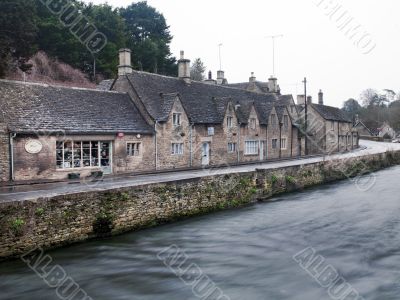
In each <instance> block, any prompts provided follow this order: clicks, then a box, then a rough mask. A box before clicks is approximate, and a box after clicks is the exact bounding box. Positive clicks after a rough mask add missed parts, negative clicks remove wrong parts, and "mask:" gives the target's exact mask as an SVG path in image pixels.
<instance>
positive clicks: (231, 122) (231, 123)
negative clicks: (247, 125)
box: [226, 116, 233, 128]
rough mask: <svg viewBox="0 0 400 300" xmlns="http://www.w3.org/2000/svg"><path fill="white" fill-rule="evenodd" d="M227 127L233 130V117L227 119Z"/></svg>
mask: <svg viewBox="0 0 400 300" xmlns="http://www.w3.org/2000/svg"><path fill="white" fill-rule="evenodd" d="M226 126H227V127H228V128H232V127H233V117H231V116H228V117H226Z"/></svg>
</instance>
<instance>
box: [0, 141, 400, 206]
mask: <svg viewBox="0 0 400 300" xmlns="http://www.w3.org/2000/svg"><path fill="white" fill-rule="evenodd" d="M360 145H361V147H362V149H361V150H360V149H359V150H355V151H353V152H349V153H344V154H335V155H331V156H326V157H325V158H323V157H313V158H306V159H295V160H288V161H279V162H265V163H260V164H251V165H242V166H233V167H229V168H218V169H203V170H190V171H176V172H169V173H162V174H150V175H135V176H126V177H114V178H113V177H110V178H105V179H104V180H102V181H97V182H81V183H68V182H58V183H46V184H35V185H22V186H12V187H2V188H0V202H10V201H24V200H32V199H37V198H41V197H53V196H58V195H65V194H73V193H79V192H88V191H104V190H108V189H117V188H123V187H130V186H138V185H143V184H151V183H163V182H170V181H176V180H183V179H192V178H199V177H205V176H210V175H224V174H232V173H245V172H251V171H255V170H256V169H274V168H279V167H288V166H296V165H302V164H308V163H315V162H320V161H323V160H324V159H325V160H334V159H340V158H342V159H343V158H349V157H358V156H364V155H369V154H377V153H383V152H386V151H389V150H400V144H393V143H378V142H372V141H364V140H362V141H360Z"/></svg>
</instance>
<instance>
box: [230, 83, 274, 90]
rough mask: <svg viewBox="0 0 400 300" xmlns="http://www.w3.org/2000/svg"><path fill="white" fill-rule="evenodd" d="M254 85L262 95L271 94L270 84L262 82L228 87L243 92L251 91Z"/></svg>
mask: <svg viewBox="0 0 400 300" xmlns="http://www.w3.org/2000/svg"><path fill="white" fill-rule="evenodd" d="M253 84H254V85H255V86H256V87H257V88H259V89H260V91H261V92H262V93H268V92H269V90H268V82H262V81H255V82H239V83H230V84H227V86H229V87H233V88H237V89H242V90H250V89H251V87H252V85H253Z"/></svg>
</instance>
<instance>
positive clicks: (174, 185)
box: [0, 151, 400, 259]
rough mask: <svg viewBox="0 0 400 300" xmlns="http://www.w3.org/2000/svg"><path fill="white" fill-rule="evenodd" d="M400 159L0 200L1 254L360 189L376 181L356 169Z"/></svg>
mask: <svg viewBox="0 0 400 300" xmlns="http://www.w3.org/2000/svg"><path fill="white" fill-rule="evenodd" d="M396 164H400V151H398V152H387V153H384V154H375V155H368V156H363V157H359V158H349V159H344V160H336V161H326V162H320V163H313V164H306V165H299V166H293V167H285V168H278V169H268V170H256V171H255V172H249V173H239V174H229V175H216V176H208V177H203V178H198V179H190V180H181V181H173V182H167V183H159V184H148V185H142V186H134V187H129V188H123V189H113V190H107V191H94V192H85V193H77V194H68V195H62V196H54V197H49V198H38V199H34V200H26V201H15V202H12V201H11V202H5V203H0V259H7V258H13V257H18V256H19V255H21V254H24V253H26V252H28V251H31V250H33V249H36V248H38V247H41V248H44V249H50V248H55V247H60V246H63V245H67V244H71V243H76V242H80V241H84V240H87V239H92V238H99V237H106V236H110V235H116V234H120V233H123V232H127V231H132V230H139V229H142V228H146V227H150V226H155V225H158V224H162V223H165V222H171V221H175V220H178V219H181V218H186V217H190V216H193V215H198V214H204V213H208V212H211V211H217V210H222V209H228V208H233V207H238V206H242V205H246V204H248V203H251V202H254V201H259V200H265V199H268V198H270V197H272V196H274V195H277V194H281V193H285V192H293V191H297V190H301V189H304V188H307V187H311V186H315V185H320V184H323V183H327V182H332V181H335V180H341V179H347V178H352V179H350V180H353V181H354V183H355V184H357V185H359V187H360V192H361V191H362V190H363V189H367V188H369V187H370V186H372V185H373V177H371V178H369V179H368V178H365V177H364V178H363V179H362V180H359V177H358V176H359V175H366V174H367V175H366V176H368V174H369V173H370V172H374V171H377V170H380V169H383V168H386V167H389V166H393V165H396Z"/></svg>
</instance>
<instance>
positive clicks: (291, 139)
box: [290, 126, 293, 158]
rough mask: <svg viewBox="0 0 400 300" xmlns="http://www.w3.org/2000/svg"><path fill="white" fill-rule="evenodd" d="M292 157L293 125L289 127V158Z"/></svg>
mask: <svg viewBox="0 0 400 300" xmlns="http://www.w3.org/2000/svg"><path fill="white" fill-rule="evenodd" d="M292 157H293V126H291V127H290V158H292Z"/></svg>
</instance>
